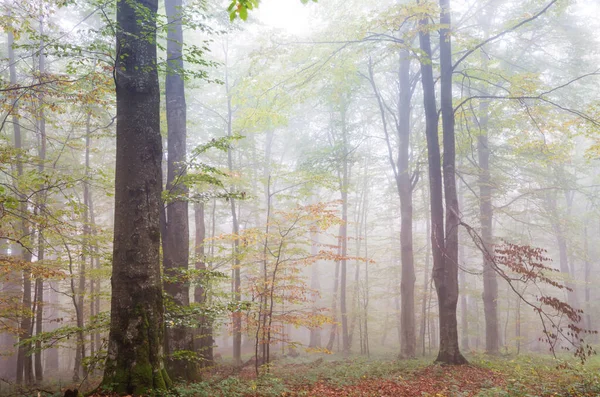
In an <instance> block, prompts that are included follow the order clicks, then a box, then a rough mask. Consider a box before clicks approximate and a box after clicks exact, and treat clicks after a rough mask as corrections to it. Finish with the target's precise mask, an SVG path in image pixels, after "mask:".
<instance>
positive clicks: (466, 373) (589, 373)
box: [172, 354, 600, 397]
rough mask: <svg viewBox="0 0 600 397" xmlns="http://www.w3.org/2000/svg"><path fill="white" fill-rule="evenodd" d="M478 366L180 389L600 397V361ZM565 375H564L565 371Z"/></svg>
mask: <svg viewBox="0 0 600 397" xmlns="http://www.w3.org/2000/svg"><path fill="white" fill-rule="evenodd" d="M468 359H469V361H470V363H471V365H469V366H462V367H448V366H440V365H433V363H432V361H433V359H432V358H425V359H423V358H421V359H414V360H396V359H395V358H394V357H393V356H378V357H373V358H365V357H351V358H347V359H344V358H341V357H339V356H335V355H333V356H322V355H311V356H304V357H301V358H296V359H282V360H279V361H276V362H275V363H273V366H272V367H271V369H270V371H269V373H268V374H266V375H263V376H261V377H258V378H256V377H255V376H254V375H253V372H252V368H248V369H246V370H244V371H242V372H240V373H238V374H236V375H234V376H230V374H224V373H222V374H219V373H218V372H217V373H215V374H213V375H211V376H210V377H207V379H206V380H205V381H203V382H199V383H194V384H190V385H179V386H177V387H176V388H175V389H174V391H173V393H172V395H173V396H175V395H177V396H182V397H192V396H198V397H204V396H206V397H208V396H211V397H238V396H239V397H248V396H264V397H271V396H273V397H275V396H279V397H281V396H340V397H341V396H373V397H375V396H385V395H387V396H403V395H405V396H435V397H442V396H443V397H450V396H455V397H463V396H482V397H486V396H487V397H491V396H511V397H513V396H515V397H519V396H522V397H531V396H571V397H582V396H599V395H600V358H598V357H593V358H592V359H591V360H589V361H588V363H586V365H581V364H579V363H574V362H573V361H572V360H570V359H569V360H560V359H559V360H556V359H552V358H550V357H548V356H542V355H533V354H532V355H520V356H510V355H507V356H497V357H490V356H486V355H483V354H471V355H470V356H469V357H468ZM559 367H562V368H560V369H559Z"/></svg>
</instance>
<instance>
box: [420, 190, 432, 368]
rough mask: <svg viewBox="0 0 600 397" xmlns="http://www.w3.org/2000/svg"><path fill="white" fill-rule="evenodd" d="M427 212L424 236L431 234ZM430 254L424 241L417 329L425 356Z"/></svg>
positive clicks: (428, 247)
mask: <svg viewBox="0 0 600 397" xmlns="http://www.w3.org/2000/svg"><path fill="white" fill-rule="evenodd" d="M425 196H426V194H425V190H424V189H423V202H424V203H425V202H427V200H426V197H425ZM429 218H430V216H429V212H427V211H425V224H426V232H425V235H426V236H430V235H431V222H430V219H429ZM430 256H431V244H430V241H426V243H425V270H424V272H423V300H422V301H421V329H420V331H419V335H420V340H421V355H423V356H425V333H426V328H427V317H428V310H427V309H428V301H429V294H430V293H429V283H430V281H431V279H430V276H429V265H430Z"/></svg>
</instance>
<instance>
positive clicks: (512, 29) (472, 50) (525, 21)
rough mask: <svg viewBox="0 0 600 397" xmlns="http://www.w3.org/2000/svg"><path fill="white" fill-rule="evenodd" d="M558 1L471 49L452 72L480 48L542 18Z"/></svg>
mask: <svg viewBox="0 0 600 397" xmlns="http://www.w3.org/2000/svg"><path fill="white" fill-rule="evenodd" d="M557 1H558V0H552V1H551V2H550V3H548V4H547V5H546V7H544V8H543V9H542V10H541V11H539V12H538V13H537V14H534V15H533V16H531V17H529V18H527V19H524V20H522V21H521V22H519V23H518V24H516V25H515V26H513V27H512V28H508V29H506V30H504V31H502V32H500V33H498V34H495V35H494V36H492V37H490V38H488V39H487V40H484V41H482V42H481V43H479V44H477V45H476V46H475V47H473V48H471V49H470V50H468V51H467V52H466V53H465V54H464V55H463V56H462V57H460V58H459V60H458V61H456V63H455V64H454V65H453V66H452V70H454V69H456V67H457V66H458V65H460V63H461V62H462V61H464V60H465V59H466V58H467V57H468V56H469V55H471V54H472V53H474V52H475V51H477V50H478V49H479V48H481V47H483V46H484V45H486V44H487V43H490V42H492V41H494V40H496V39H498V38H500V37H502V36H504V35H505V34H507V33H510V32H512V31H514V30H517V29H518V28H520V27H521V26H523V25H525V24H527V23H529V22H531V21H533V20H535V19H537V18H538V17H539V16H541V15H542V14H544V13H545V12H546V11H548V9H549V8H550V7H552V5H554V3H556V2H557Z"/></svg>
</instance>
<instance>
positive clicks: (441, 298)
mask: <svg viewBox="0 0 600 397" xmlns="http://www.w3.org/2000/svg"><path fill="white" fill-rule="evenodd" d="M440 6H441V9H442V11H441V15H440V22H441V23H442V24H443V26H446V27H445V28H443V29H441V30H440V37H441V39H440V66H441V110H442V118H443V119H442V125H443V136H444V174H443V175H444V190H445V192H444V193H445V195H444V196H445V201H446V225H445V229H446V234H444V204H443V196H442V175H441V164H440V147H439V141H438V133H437V122H438V118H437V110H436V103H435V87H434V81H433V68H432V66H431V59H432V57H431V42H430V39H429V33H428V29H429V27H428V21H427V19H426V18H423V19H421V20H420V21H419V24H420V27H421V29H420V31H419V42H420V46H421V50H422V52H423V53H424V55H425V56H426V57H427V60H425V61H422V62H421V82H422V85H423V100H424V107H425V119H426V120H425V122H426V127H425V130H426V136H427V150H428V163H429V186H430V204H431V242H432V250H433V280H434V283H435V288H436V292H437V296H438V306H439V319H440V321H439V335H440V347H439V353H438V357H437V359H436V361H438V362H442V363H446V364H464V363H466V360H465V358H464V357H463V356H462V354H461V353H460V350H459V347H458V327H457V320H456V305H457V303H458V263H457V260H458V225H459V217H458V216H459V214H458V199H457V196H456V181H455V164H454V162H455V159H454V156H455V148H454V145H455V143H454V110H453V108H452V60H451V55H452V54H451V45H450V36H449V29H448V27H449V26H450V13H449V12H450V10H449V4H448V0H440Z"/></svg>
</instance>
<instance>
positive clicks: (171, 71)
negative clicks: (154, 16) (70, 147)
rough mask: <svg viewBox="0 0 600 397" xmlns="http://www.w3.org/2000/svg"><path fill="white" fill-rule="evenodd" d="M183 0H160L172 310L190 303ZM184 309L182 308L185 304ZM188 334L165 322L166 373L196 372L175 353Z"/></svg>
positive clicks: (186, 376)
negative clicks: (164, 62) (164, 50)
mask: <svg viewBox="0 0 600 397" xmlns="http://www.w3.org/2000/svg"><path fill="white" fill-rule="evenodd" d="M182 7H183V3H182V0H165V10H166V14H167V22H168V24H169V25H168V30H167V73H166V78H165V96H166V111H167V130H168V135H167V152H168V155H167V193H168V200H167V203H166V217H165V222H166V225H165V226H164V227H163V230H164V231H166V235H165V236H162V238H163V247H164V248H163V266H164V272H165V276H166V279H165V285H164V288H165V292H166V294H167V296H168V299H169V300H170V305H169V306H170V307H173V310H174V312H175V313H178V312H181V310H182V308H186V307H188V306H189V304H190V298H189V295H190V284H189V282H187V281H185V280H186V277H185V276H184V273H185V272H186V271H187V270H188V265H189V244H190V243H189V223H188V201H187V195H188V188H187V186H186V185H185V177H186V175H187V171H186V151H187V148H186V138H187V129H186V122H187V117H186V102H185V86H184V76H183V73H184V65H183V58H182V56H183V28H182V21H181V20H182V16H183V10H182ZM184 310H185V309H184ZM193 343H194V341H193V335H192V331H191V329H190V328H189V327H187V326H185V325H181V324H172V325H169V324H167V326H166V329H165V357H166V365H167V371H168V372H169V375H170V376H171V378H178V379H182V380H188V381H189V380H193V379H194V378H195V377H196V376H197V369H196V365H195V364H196V362H195V361H194V360H189V359H188V358H187V357H185V358H177V357H176V356H175V355H176V354H177V352H192V351H194V347H193Z"/></svg>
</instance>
